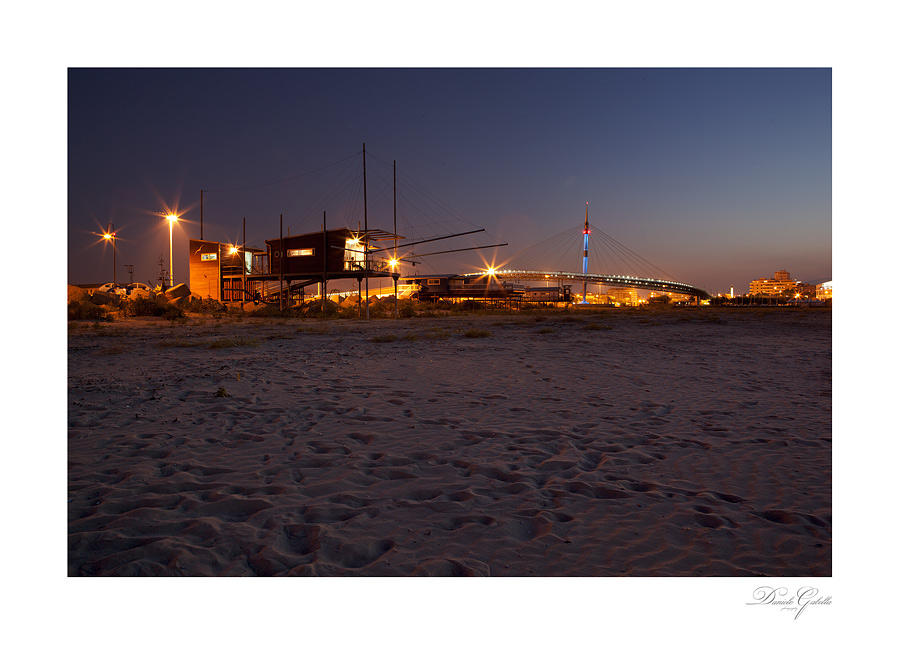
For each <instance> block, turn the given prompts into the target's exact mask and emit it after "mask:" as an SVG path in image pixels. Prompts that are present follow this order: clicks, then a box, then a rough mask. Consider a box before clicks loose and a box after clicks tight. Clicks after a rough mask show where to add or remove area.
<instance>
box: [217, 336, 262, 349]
mask: <svg viewBox="0 0 900 645" xmlns="http://www.w3.org/2000/svg"><path fill="white" fill-rule="evenodd" d="M257 346H259V341H258V340H256V339H255V338H243V337H242V338H220V339H218V340H214V341H212V342H211V343H210V344H209V345H207V347H208V348H209V349H226V348H228V347H257Z"/></svg>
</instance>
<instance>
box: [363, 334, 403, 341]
mask: <svg viewBox="0 0 900 645" xmlns="http://www.w3.org/2000/svg"><path fill="white" fill-rule="evenodd" d="M395 340H397V337H396V336H395V335H394V334H379V335H378V336H372V338H370V339H369V342H370V343H393V342H394V341H395Z"/></svg>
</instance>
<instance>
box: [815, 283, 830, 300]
mask: <svg viewBox="0 0 900 645" xmlns="http://www.w3.org/2000/svg"><path fill="white" fill-rule="evenodd" d="M816 298H818V299H819V300H831V280H829V281H828V282H823V283H822V284H817V285H816Z"/></svg>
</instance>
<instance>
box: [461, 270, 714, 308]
mask: <svg viewBox="0 0 900 645" xmlns="http://www.w3.org/2000/svg"><path fill="white" fill-rule="evenodd" d="M484 276H493V277H495V278H496V279H497V280H506V279H509V280H526V281H535V282H536V281H541V280H550V281H558V280H572V281H574V282H586V283H590V284H602V285H607V286H615V287H633V288H635V289H646V290H649V291H664V292H666V293H681V294H685V295H689V296H695V297H698V298H700V299H701V300H709V299H710V298H711V297H712V296H710V294H709V293H707V292H706V290H704V289H701V288H699V287H695V286H693V285H690V284H685V283H684V282H676V281H674V280H666V279H662V278H643V277H639V276H631V275H612V274H602V273H572V272H568V271H534V270H531V271H529V270H522V269H487V270H485V271H481V272H478V273H466V274H464V275H463V276H462V277H464V278H474V277H484Z"/></svg>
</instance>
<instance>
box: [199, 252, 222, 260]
mask: <svg viewBox="0 0 900 645" xmlns="http://www.w3.org/2000/svg"><path fill="white" fill-rule="evenodd" d="M218 257H219V254H218V253H203V254H201V255H200V259H201V260H216V259H218Z"/></svg>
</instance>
